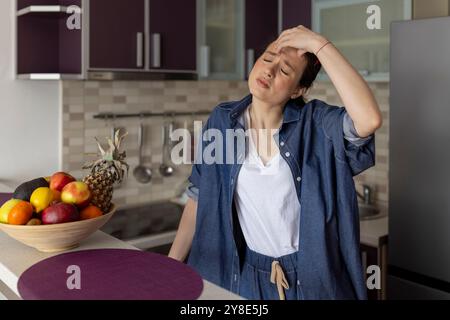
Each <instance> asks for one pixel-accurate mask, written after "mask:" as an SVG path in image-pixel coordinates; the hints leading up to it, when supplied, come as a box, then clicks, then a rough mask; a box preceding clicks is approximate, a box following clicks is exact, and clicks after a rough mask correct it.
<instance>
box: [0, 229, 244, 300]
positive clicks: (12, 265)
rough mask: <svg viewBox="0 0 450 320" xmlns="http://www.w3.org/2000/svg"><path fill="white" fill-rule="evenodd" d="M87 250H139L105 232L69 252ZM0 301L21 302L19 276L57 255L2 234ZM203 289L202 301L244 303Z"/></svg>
mask: <svg viewBox="0 0 450 320" xmlns="http://www.w3.org/2000/svg"><path fill="white" fill-rule="evenodd" d="M88 249H134V250H138V249H137V248H135V247H133V246H131V245H129V244H127V243H126V242H123V241H120V240H118V239H116V238H114V237H111V236H109V235H107V234H105V233H104V232H101V231H97V232H95V233H94V234H93V235H91V236H90V237H89V238H87V239H86V240H84V241H83V242H82V243H81V245H80V247H78V248H76V249H73V250H70V251H67V252H73V251H79V250H88ZM0 252H1V255H0V300H2V299H10V300H18V299H20V297H19V292H18V290H17V282H18V280H19V277H20V275H21V274H22V273H23V272H24V271H25V270H27V269H28V268H29V267H31V266H32V265H34V264H36V263H37V262H39V261H42V260H44V259H47V258H50V257H52V256H55V255H57V253H43V252H39V251H37V250H36V249H34V248H31V247H28V246H25V245H23V244H22V243H20V242H18V241H16V240H14V239H12V238H11V237H9V236H8V235H6V234H5V233H4V232H1V231H0ZM203 285H204V289H203V292H202V294H201V296H200V297H199V300H240V299H243V298H242V297H240V296H237V295H235V294H233V293H231V292H229V291H227V290H225V289H223V288H221V287H219V286H216V285H215V284H213V283H211V282H209V281H206V280H203Z"/></svg>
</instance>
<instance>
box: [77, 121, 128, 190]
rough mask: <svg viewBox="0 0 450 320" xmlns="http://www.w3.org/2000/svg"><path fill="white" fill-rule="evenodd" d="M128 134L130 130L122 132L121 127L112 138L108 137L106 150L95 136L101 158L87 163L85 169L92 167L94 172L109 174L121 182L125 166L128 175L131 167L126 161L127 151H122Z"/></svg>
mask: <svg viewBox="0 0 450 320" xmlns="http://www.w3.org/2000/svg"><path fill="white" fill-rule="evenodd" d="M127 135H128V132H125V133H123V134H121V130H120V129H119V130H117V131H115V132H114V137H113V139H112V140H111V139H108V138H106V140H107V142H108V146H109V148H108V150H106V151H105V149H104V147H103V146H102V144H101V143H100V141H99V140H98V139H97V138H95V141H96V142H97V146H98V149H99V151H100V155H101V158H100V159H97V160H96V161H94V162H91V163H87V164H85V165H84V166H83V169H91V172H92V174H95V173H103V174H105V175H109V176H111V177H112V178H113V180H114V181H118V182H121V181H122V179H123V177H124V175H125V169H124V167H125V168H126V172H127V175H128V171H129V168H130V166H129V165H128V164H127V163H126V162H125V159H126V152H125V151H123V152H120V145H121V143H122V141H123V139H124V138H125V137H126V136H127Z"/></svg>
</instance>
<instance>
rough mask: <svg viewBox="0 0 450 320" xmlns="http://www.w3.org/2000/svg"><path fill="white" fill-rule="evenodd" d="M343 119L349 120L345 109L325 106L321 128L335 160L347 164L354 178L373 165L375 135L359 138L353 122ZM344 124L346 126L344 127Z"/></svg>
mask: <svg viewBox="0 0 450 320" xmlns="http://www.w3.org/2000/svg"><path fill="white" fill-rule="evenodd" d="M345 118H350V117H349V116H348V114H347V111H346V110H345V108H341V107H337V106H326V107H325V108H324V109H323V111H322V128H323V131H324V133H325V136H326V137H327V138H328V139H330V140H331V142H332V143H333V146H334V151H335V157H336V159H337V160H338V161H341V162H345V163H347V164H348V165H349V167H350V169H351V171H352V174H353V176H356V175H358V174H360V173H361V172H363V171H365V170H367V169H368V168H370V167H372V166H374V165H375V134H372V135H370V136H369V137H367V138H360V137H359V136H358V135H357V133H356V130H354V126H353V121H351V122H350V121H349V120H348V119H347V120H345ZM350 120H351V119H350ZM344 123H347V125H345V126H344ZM350 125H351V126H350ZM352 127H353V130H354V132H353V134H352V132H351V131H352ZM344 129H345V130H344ZM344 131H345V133H344ZM346 137H347V138H346ZM348 138H349V139H350V140H351V139H353V140H354V141H350V140H349V139H348Z"/></svg>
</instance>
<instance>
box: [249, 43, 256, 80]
mask: <svg viewBox="0 0 450 320" xmlns="http://www.w3.org/2000/svg"><path fill="white" fill-rule="evenodd" d="M254 65H255V50H253V49H247V78H248V77H249V76H250V72H251V71H252V68H253V66H254Z"/></svg>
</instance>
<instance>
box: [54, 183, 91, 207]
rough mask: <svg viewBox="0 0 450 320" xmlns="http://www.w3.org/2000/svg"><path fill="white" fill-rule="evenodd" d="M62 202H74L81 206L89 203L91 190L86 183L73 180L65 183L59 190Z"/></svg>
mask: <svg viewBox="0 0 450 320" xmlns="http://www.w3.org/2000/svg"><path fill="white" fill-rule="evenodd" d="M61 200H62V202H65V203H69V204H74V205H76V206H77V207H80V208H83V207H85V206H87V205H88V204H89V201H90V200H91V191H90V190H89V187H88V185H87V184H86V183H84V182H81V181H74V182H71V183H69V184H67V185H66V186H65V187H64V188H63V190H62V192H61Z"/></svg>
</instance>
